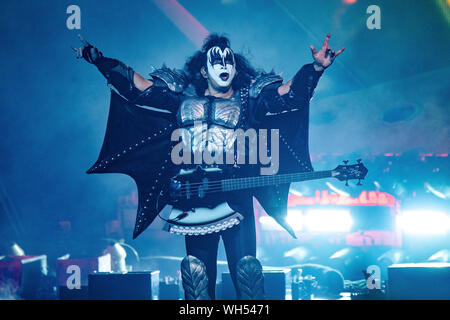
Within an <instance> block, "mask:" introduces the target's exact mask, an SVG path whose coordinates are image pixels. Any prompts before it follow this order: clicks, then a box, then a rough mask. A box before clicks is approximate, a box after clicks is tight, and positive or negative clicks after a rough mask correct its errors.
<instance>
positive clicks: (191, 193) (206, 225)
mask: <svg viewBox="0 0 450 320" xmlns="http://www.w3.org/2000/svg"><path fill="white" fill-rule="evenodd" d="M226 170H227V171H226V173H225V172H224V170H223V169H220V168H202V167H200V166H198V167H197V168H195V169H192V170H181V171H180V172H179V173H178V174H177V175H176V176H174V177H173V178H171V179H170V181H169V183H168V184H167V186H166V188H164V189H163V190H162V191H161V193H160V195H159V198H158V205H157V209H158V211H159V212H161V211H164V210H167V211H169V210H170V213H168V212H166V213H165V215H168V219H167V225H166V227H165V228H166V229H167V230H168V231H171V232H174V233H181V234H192V235H194V234H195V235H197V234H207V233H212V232H219V231H221V230H225V229H226V228H229V227H232V226H233V225H235V224H238V223H239V221H240V220H242V219H243V216H242V215H241V214H240V213H238V212H237V208H236V206H235V205H234V204H233V202H234V201H233V200H235V199H236V198H237V197H239V196H240V195H239V194H238V192H237V191H224V190H223V189H222V181H223V180H224V179H226V178H236V177H237V169H236V168H231V169H230V168H227V169H226ZM244 192H245V191H244ZM241 193H242V191H241Z"/></svg>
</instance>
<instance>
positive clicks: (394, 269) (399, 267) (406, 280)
mask: <svg viewBox="0 0 450 320" xmlns="http://www.w3.org/2000/svg"><path fill="white" fill-rule="evenodd" d="M387 297H388V299H395V300H449V299H450V263H441V262H433V263H405V264H394V265H392V266H390V267H389V268H388V287H387Z"/></svg>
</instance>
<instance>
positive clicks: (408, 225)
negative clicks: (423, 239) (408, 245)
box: [397, 210, 450, 234]
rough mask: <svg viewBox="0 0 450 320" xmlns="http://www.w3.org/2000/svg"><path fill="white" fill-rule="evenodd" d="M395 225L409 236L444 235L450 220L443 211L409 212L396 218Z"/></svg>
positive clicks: (404, 212)
mask: <svg viewBox="0 0 450 320" xmlns="http://www.w3.org/2000/svg"><path fill="white" fill-rule="evenodd" d="M397 224H398V226H399V227H400V228H401V229H402V230H403V231H404V232H405V233H409V234H445V233H447V231H448V230H449V225H450V219H449V217H448V216H447V214H446V213H445V212H443V211H431V210H410V211H403V213H401V214H400V215H399V216H397Z"/></svg>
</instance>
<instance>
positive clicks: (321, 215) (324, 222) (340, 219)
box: [305, 210, 353, 232]
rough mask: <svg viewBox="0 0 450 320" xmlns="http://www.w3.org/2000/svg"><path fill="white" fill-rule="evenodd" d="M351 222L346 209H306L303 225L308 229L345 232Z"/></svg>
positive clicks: (348, 229)
mask: <svg viewBox="0 0 450 320" xmlns="http://www.w3.org/2000/svg"><path fill="white" fill-rule="evenodd" d="M352 224H353V220H352V218H351V216H350V212H349V211H348V210H308V212H307V213H306V216H305V225H306V226H307V227H308V229H309V230H310V231H319V232H347V231H350V228H351V226H352Z"/></svg>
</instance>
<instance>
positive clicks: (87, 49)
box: [72, 34, 102, 63]
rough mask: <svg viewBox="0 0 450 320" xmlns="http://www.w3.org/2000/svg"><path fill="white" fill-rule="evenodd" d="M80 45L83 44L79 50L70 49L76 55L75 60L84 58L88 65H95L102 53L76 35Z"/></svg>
mask: <svg viewBox="0 0 450 320" xmlns="http://www.w3.org/2000/svg"><path fill="white" fill-rule="evenodd" d="M78 38H79V39H80V41H81V43H82V44H83V46H82V47H80V48H75V47H72V49H73V50H74V51H75V52H76V54H77V59H80V58H84V60H86V61H87V62H89V63H95V62H96V60H97V59H98V58H100V57H101V56H102V53H101V52H100V51H98V49H97V48H96V47H94V46H92V45H91V44H90V43H89V42H87V41H86V40H85V39H84V38H83V37H82V36H81V35H80V34H79V35H78Z"/></svg>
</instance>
